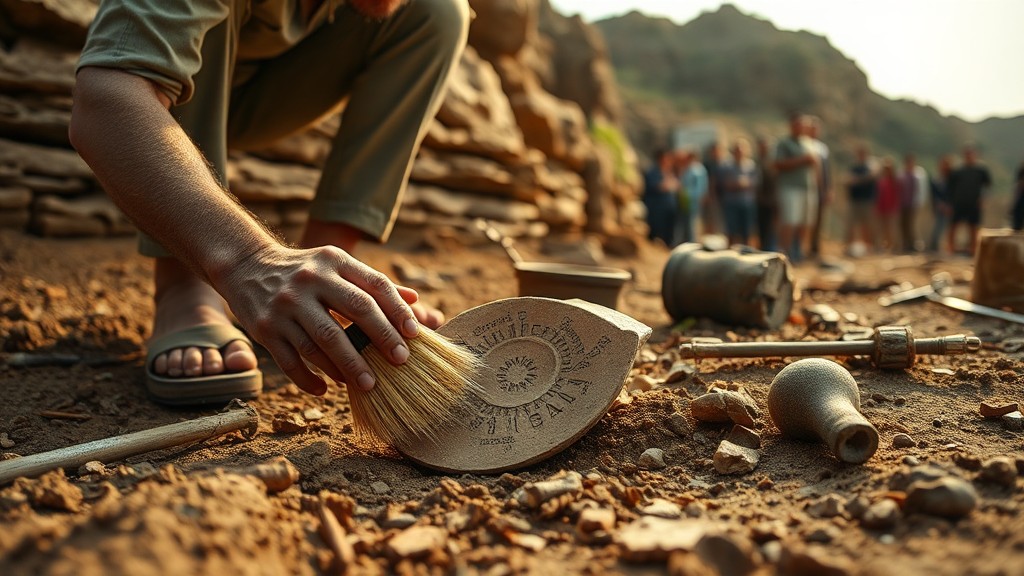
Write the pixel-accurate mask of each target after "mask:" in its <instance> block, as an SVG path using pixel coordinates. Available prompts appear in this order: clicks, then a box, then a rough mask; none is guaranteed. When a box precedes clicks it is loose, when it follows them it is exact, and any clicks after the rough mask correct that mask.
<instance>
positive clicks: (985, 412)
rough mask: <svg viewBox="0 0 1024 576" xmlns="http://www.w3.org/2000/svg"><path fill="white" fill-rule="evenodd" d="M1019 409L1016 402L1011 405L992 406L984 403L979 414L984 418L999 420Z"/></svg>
mask: <svg viewBox="0 0 1024 576" xmlns="http://www.w3.org/2000/svg"><path fill="white" fill-rule="evenodd" d="M1018 409H1019V408H1018V405H1017V403H1016V402H1011V403H1009V404H992V403H989V402H982V403H981V406H980V407H979V408H978V412H980V413H981V416H982V417H983V418H999V417H1001V416H1005V415H1007V414H1009V413H1011V412H1016V411H1017V410H1018Z"/></svg>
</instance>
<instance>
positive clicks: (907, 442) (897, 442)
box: [892, 434, 917, 448]
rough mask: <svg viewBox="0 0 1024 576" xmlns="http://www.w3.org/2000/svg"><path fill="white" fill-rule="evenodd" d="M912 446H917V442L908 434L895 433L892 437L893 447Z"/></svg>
mask: <svg viewBox="0 0 1024 576" xmlns="http://www.w3.org/2000/svg"><path fill="white" fill-rule="evenodd" d="M914 446H917V442H914V439H913V438H911V437H910V435H909V434H897V435H895V436H893V437H892V447H893V448H913V447H914Z"/></svg>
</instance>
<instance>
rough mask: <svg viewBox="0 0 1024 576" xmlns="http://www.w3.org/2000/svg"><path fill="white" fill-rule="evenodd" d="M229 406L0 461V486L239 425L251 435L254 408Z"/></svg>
mask: <svg viewBox="0 0 1024 576" xmlns="http://www.w3.org/2000/svg"><path fill="white" fill-rule="evenodd" d="M229 407H230V408H233V409H231V410H228V411H226V412H221V413H220V414H216V415H213V416H203V417H202V418H196V419H194V420H186V421H184V422H177V423H175V424H168V425H166V426H160V427H159V428H152V429H150V430H142V431H139V432H132V433H131V434H125V435H123V436H113V437H111V438H104V439H102V440H95V441H93V442H86V443H85V444H76V445H75V446H69V447H67V448H58V449H57V450H51V451H49V452H43V453H41V454H33V455H31V456H24V457H22V458H15V459H14V460H7V461H5V462H0V486H3V485H5V484H7V483H9V482H11V481H13V480H14V479H15V478H18V477H21V476H26V477H33V476H38V475H40V474H43V473H44V472H49V471H50V470H56V469H57V468H64V469H65V470H77V469H78V467H79V466H81V465H82V464H85V463H86V462H91V461H93V460H99V461H100V462H103V463H104V464H109V463H111V462H116V461H118V460H121V459H123V458H127V457H128V456H134V455H136V454H142V453H144V452H151V451H153V450H162V449H164V448H170V447H172V446H180V445H182V444H188V443H191V442H199V441H202V440H207V439H209V438H214V437H216V436H220V435H222V434H227V433H228V432H234V431H235V430H241V429H243V428H244V429H245V430H246V432H247V433H248V434H254V433H255V432H256V427H257V426H258V425H259V422H260V417H259V414H257V412H256V410H255V409H254V408H253V407H252V406H249V405H248V404H246V403H244V402H242V401H241V400H232V401H231V404H229Z"/></svg>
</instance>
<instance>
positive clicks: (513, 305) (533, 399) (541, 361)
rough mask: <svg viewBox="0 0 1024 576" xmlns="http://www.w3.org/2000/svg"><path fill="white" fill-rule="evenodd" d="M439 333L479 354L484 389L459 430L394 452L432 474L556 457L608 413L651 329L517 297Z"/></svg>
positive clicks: (615, 316) (579, 305)
mask: <svg viewBox="0 0 1024 576" xmlns="http://www.w3.org/2000/svg"><path fill="white" fill-rule="evenodd" d="M437 332H438V333H439V334H441V335H442V336H445V337H447V338H449V339H451V340H453V341H455V342H457V343H460V344H462V345H465V346H466V347H468V348H469V349H470V350H472V351H473V352H474V353H476V354H478V355H479V356H480V357H481V359H482V360H483V362H484V365H485V369H484V371H483V373H482V374H481V375H480V378H479V382H478V383H479V384H480V386H481V388H482V390H481V392H480V393H479V394H473V395H472V396H470V398H469V399H468V401H467V403H466V404H465V405H464V406H463V407H461V410H462V412H463V413H462V414H461V417H460V418H459V421H458V424H457V425H455V426H452V427H451V428H449V429H446V430H443V431H441V432H439V433H438V434H437V436H436V437H434V438H431V439H430V441H423V442H419V443H417V444H415V445H412V444H406V445H400V446H398V448H399V450H401V451H402V452H403V453H404V454H405V455H406V456H408V457H409V458H410V459H412V460H415V461H417V462H419V463H421V464H423V465H425V466H428V467H430V468H434V469H437V470H442V471H446V472H474V473H494V472H501V471H504V470H511V469H514V468H519V467H522V466H526V465H528V464H532V463H534V462H537V461H540V460H542V459H544V458H547V457H549V456H551V455H553V454H556V453H557V452H559V451H561V450H562V449H564V448H565V447H567V446H569V445H570V444H572V443H573V442H575V441H576V440H577V439H578V438H579V437H580V436H582V435H583V434H585V433H586V432H587V430H589V429H590V428H591V427H592V426H593V425H594V424H596V423H597V421H598V420H600V419H601V417H602V416H604V415H605V414H607V412H608V409H609V408H610V407H611V406H612V403H613V402H614V401H615V399H616V398H617V397H618V395H619V391H620V390H621V389H622V386H623V383H624V382H625V381H626V377H627V376H628V375H629V371H630V368H631V367H632V365H633V358H634V357H635V356H636V353H637V350H639V348H640V346H641V344H642V343H643V342H645V341H646V340H647V338H648V336H650V334H651V329H650V328H649V327H648V326H645V325H644V324H641V323H640V322H637V321H636V320H634V319H632V318H630V317H629V316H626V315H625V314H622V313H621V312H617V311H615V310H612V309H610V308H606V307H604V306H599V305H596V304H592V303H589V302H584V301H582V300H576V299H574V300H568V301H564V300H553V299H550V298H537V297H520V298H508V299H505V300H498V301H495V302H491V303H488V304H484V305H482V306H478V307H476V308H473V309H471V310H467V311H466V312H463V313H462V314H459V315H457V316H456V317H454V318H452V319H451V320H450V321H449V322H448V323H447V324H445V325H444V326H442V327H440V328H439V329H438V330H437Z"/></svg>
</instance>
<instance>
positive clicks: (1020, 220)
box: [1013, 161, 1024, 232]
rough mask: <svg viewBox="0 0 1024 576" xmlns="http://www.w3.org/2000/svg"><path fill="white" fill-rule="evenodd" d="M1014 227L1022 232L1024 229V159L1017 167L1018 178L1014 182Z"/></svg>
mask: <svg viewBox="0 0 1024 576" xmlns="http://www.w3.org/2000/svg"><path fill="white" fill-rule="evenodd" d="M1013 189H1014V200H1013V229H1014V230H1016V231H1018V232H1020V231H1021V230H1022V229H1024V161H1021V163H1020V167H1019V168H1017V179H1016V180H1015V182H1014V187H1013Z"/></svg>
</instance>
